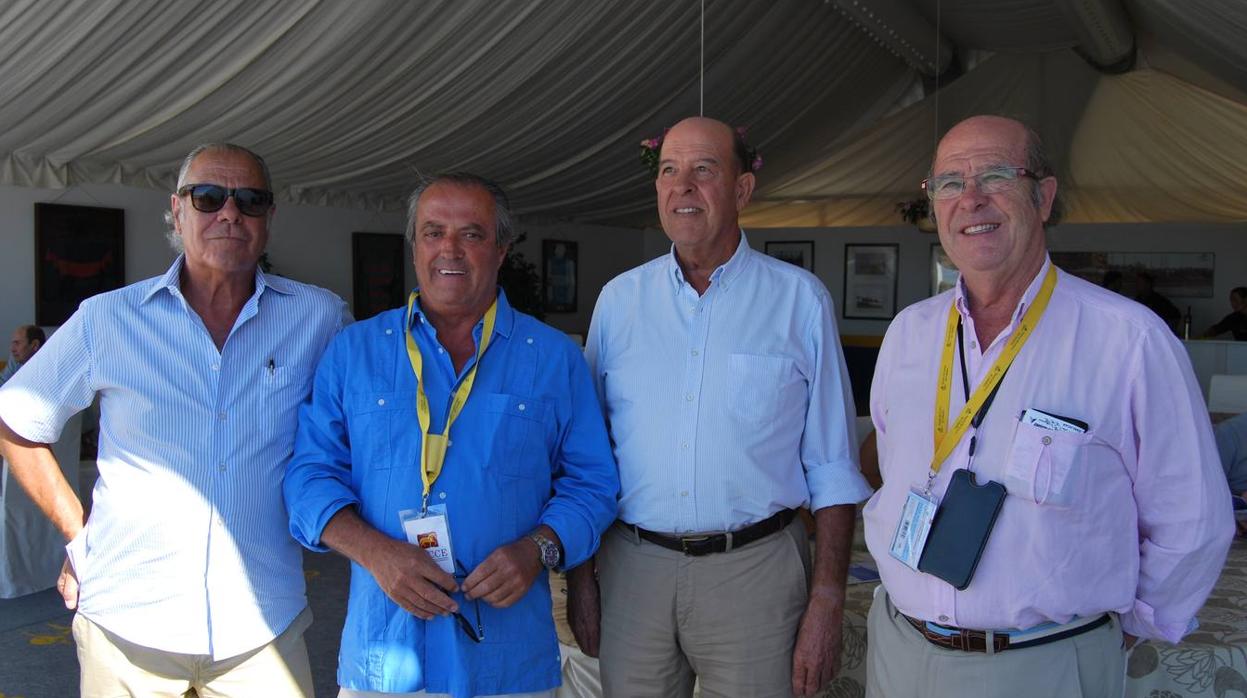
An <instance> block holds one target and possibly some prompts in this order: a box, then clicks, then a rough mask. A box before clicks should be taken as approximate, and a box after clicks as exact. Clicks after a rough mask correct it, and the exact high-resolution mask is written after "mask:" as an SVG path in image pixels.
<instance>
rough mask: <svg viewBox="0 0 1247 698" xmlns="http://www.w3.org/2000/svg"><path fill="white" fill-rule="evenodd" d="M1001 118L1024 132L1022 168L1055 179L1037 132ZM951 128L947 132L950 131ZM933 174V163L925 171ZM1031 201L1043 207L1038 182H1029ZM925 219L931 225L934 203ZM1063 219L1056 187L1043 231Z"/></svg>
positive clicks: (1053, 170) (1021, 124)
mask: <svg viewBox="0 0 1247 698" xmlns="http://www.w3.org/2000/svg"><path fill="white" fill-rule="evenodd" d="M1001 118H1006V119H1009V120H1010V121H1015V122H1017V123H1018V124H1019V125H1020V126H1021V127H1022V128H1023V129H1024V130H1025V131H1026V155H1025V157H1026V162H1024V163H1023V164H1022V166H1023V167H1025V168H1026V169H1028V170H1030V171H1031V172H1034V173H1035V175H1036V176H1037V177H1038V178H1039V179H1044V178H1045V177H1055V176H1056V169H1055V168H1054V167H1053V166H1052V161H1051V160H1050V159H1049V158H1048V151H1047V149H1046V148H1044V144H1043V139H1042V138H1040V137H1039V132H1038V131H1036V130H1035V129H1033V128H1031V127H1030V126H1028V125H1026V124H1025V123H1023V122H1022V121H1020V120H1018V119H1014V118H1012V117H1001ZM958 125H960V122H958V123H957V124H953V126H952V128H956V127H957V126H958ZM952 128H950V129H949V130H950V131H951V130H952ZM945 135H947V132H945ZM940 140H941V141H943V140H944V139H943V138H942V137H941V138H940ZM937 150H938V146H937ZM933 174H935V163H931V168H930V169H928V170H927V177H928V178H930V177H931V175H933ZM1031 201H1032V202H1033V203H1034V204H1035V208H1036V209H1038V208H1039V207H1040V206H1042V205H1043V191H1042V190H1041V189H1040V188H1039V182H1031ZM927 217H928V218H930V219H931V222H932V223H934V222H935V204H934V202H932V203H931V205H930V206H928V207H927ZM1064 217H1065V204H1064V202H1063V201H1062V199H1061V189H1060V187H1057V192H1056V195H1055V196H1053V197H1052V210H1051V211H1050V212H1049V213H1048V220H1046V221H1044V223H1043V227H1044V230H1047V229H1048V228H1049V227H1051V226H1054V225H1056V224H1058V223H1060V222H1061V219H1062V218H1064Z"/></svg>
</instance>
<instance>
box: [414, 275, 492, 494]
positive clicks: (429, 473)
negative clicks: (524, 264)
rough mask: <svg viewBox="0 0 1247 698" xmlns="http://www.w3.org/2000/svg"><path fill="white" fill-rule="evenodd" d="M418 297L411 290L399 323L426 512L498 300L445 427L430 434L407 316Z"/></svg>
mask: <svg viewBox="0 0 1247 698" xmlns="http://www.w3.org/2000/svg"><path fill="white" fill-rule="evenodd" d="M419 295H420V292H419V291H412V292H411V295H410V296H408V298H407V319H406V321H405V322H404V324H403V329H404V333H405V334H406V335H407V359H408V360H409V361H410V362H411V372H412V373H414V374H416V416H417V417H418V419H419V421H420V480H421V482H423V483H424V500H423V509H427V508H428V504H429V492H430V491H431V490H432V489H433V483H434V482H436V481H437V477H438V476H439V475H441V474H442V465H444V464H445V463H446V446H448V445H449V443H450V442H449V439H448V437H449V436H450V427H451V425H452V424H454V423H455V420H456V419H458V418H459V413H460V412H462V411H463V406H464V405H466V404H467V402H468V396H469V395H471V394H472V386H473V384H475V383H476V369H477V367H478V366H480V365H481V357H482V356H484V354H485V350H486V349H487V348H489V341H490V340H491V339H493V337H494V320H495V319H496V318H497V316H498V300H497V299H494V302H493V304H492V305H490V306H489V310H487V311H485V326H484V327H483V328H482V329H481V343H480V346H479V347H477V350H476V361H474V362H472V368H470V369H468V375H466V376H464V378H463V381H462V382H460V383H459V387H458V388H456V389H455V391H454V393H453V394H452V397H451V401H450V415H449V416H447V418H446V428H445V429H443V430H442V433H440V434H431V433H429V423H430V416H429V396H428V395H426V394H425V392H424V357H423V356H422V355H421V354H420V347H418V346H417V345H416V340H415V337H414V336H413V335H412V328H411V317H412V314H413V313H415V308H416V298H417V297H419Z"/></svg>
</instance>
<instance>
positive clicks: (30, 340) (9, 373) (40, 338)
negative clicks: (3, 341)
mask: <svg viewBox="0 0 1247 698" xmlns="http://www.w3.org/2000/svg"><path fill="white" fill-rule="evenodd" d="M45 341H47V335H45V334H44V333H43V328H41V327H39V326H38V325H22V326H21V327H19V328H17V329H16V330H14V331H13V340H12V341H10V342H9V362H8V363H7V364H5V365H4V370H2V371H0V385H4V384H5V382H6V381H8V380H9V379H10V378H12V377H13V374H14V373H17V369H19V368H21V367H22V364H24V363H26V362H27V361H30V357H32V356H34V355H35V352H37V351H39V347H41V346H43V343H44V342H45Z"/></svg>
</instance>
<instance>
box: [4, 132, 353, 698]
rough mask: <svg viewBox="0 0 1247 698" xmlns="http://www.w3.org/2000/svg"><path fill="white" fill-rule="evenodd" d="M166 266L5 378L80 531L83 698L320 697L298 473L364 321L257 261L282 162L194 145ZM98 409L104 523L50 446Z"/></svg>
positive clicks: (45, 488) (20, 454) (23, 471)
mask: <svg viewBox="0 0 1247 698" xmlns="http://www.w3.org/2000/svg"><path fill="white" fill-rule="evenodd" d="M170 205H171V211H170V212H169V213H168V214H167V215H166V217H167V219H168V221H169V223H170V225H171V231H170V240H171V242H172V243H173V245H174V248H175V250H176V251H178V252H179V254H178V256H177V258H176V259H175V260H174V262H173V264H172V266H170V267H169V270H168V271H167V272H166V273H165V274H164V275H162V276H160V277H157V278H153V279H148V280H146V281H140V282H138V283H136V284H132V285H130V286H126V287H125V288H122V289H119V290H116V291H112V292H109V293H104V294H100V295H98V296H95V297H92V298H89V299H87V300H86V301H83V303H82V305H81V306H80V307H79V309H78V311H77V312H76V313H74V315H73V316H72V317H70V318H69V320H67V321H66V323H65V324H64V325H63V326H61V328H60V329H59V330H58V331H57V332H56V333H55V334H53V335H52V337H51V338H50V339H49V340H48V342H47V344H46V346H45V347H44V348H43V350H41V351H40V352H39V353H38V354H36V355H35V356H33V357H32V358H31V360H30V361H29V362H28V363H27V364H26V365H25V366H24V367H23V370H22V371H21V372H19V373H18V374H17V375H16V376H15V377H14V378H13V379H12V380H11V381H9V382H8V383H7V384H6V385H5V386H4V387H3V388H2V389H0V419H2V420H3V423H2V425H0V446H2V447H3V449H4V455H5V457H6V458H8V459H9V462H10V464H11V465H12V468H13V474H14V476H15V477H16V478H17V480H18V482H19V483H21V485H22V486H23V487H25V488H26V489H27V490H28V491H29V492H30V493H31V495H32V497H33V499H34V500H35V501H36V502H37V503H38V504H39V506H40V507H41V508H42V509H43V511H44V512H45V513H46V514H47V515H48V516H49V517H50V518H51V519H52V520H53V522H54V523H55V524H56V525H57V526H58V528H60V530H61V532H62V533H63V534H64V535H65V537H66V538H67V539H69V540H70V541H71V542H70V544H69V546H68V548H67V550H68V553H69V559H68V560H67V562H66V565H65V568H64V570H63V572H62V574H61V578H60V580H59V582H58V588H59V589H60V591H61V593H62V595H63V596H64V599H65V604H66V606H67V607H69V608H75V607H76V608H77V611H78V613H77V615H76V616H75V618H74V627H73V631H74V639H75V641H76V642H77V644H78V658H79V662H80V664H81V669H82V671H81V676H82V678H81V688H82V695H83V696H85V697H90V698H93V697H96V696H99V697H104V696H108V697H112V696H125V695H128V696H144V697H146V696H182V695H183V694H185V693H187V692H188V691H189V690H190V689H194V691H195V692H197V694H198V695H201V696H206V695H211V696H223V697H230V696H237V697H239V698H243V697H248V696H281V697H296V696H298V697H310V696H311V695H312V685H311V673H310V671H309V666H308V659H307V652H306V649H305V647H304V644H303V631H304V629H305V628H307V626H308V624H309V623H311V614H310V612H309V611H308V610H307V600H306V598H305V596H304V586H303V572H302V556H301V552H300V549H299V546H298V544H297V543H295V542H294V541H293V540H292V539H291V538H290V536H289V533H288V532H287V528H288V524H287V517H286V513H285V508H284V506H283V504H282V499H281V479H282V476H283V474H284V467H285V464H286V460H287V459H288V458H289V457H290V453H291V449H292V447H293V442H294V430H295V425H296V411H297V409H298V406H299V404H300V403H302V402H303V400H304V399H305V398H306V396H307V394H308V391H309V389H310V388H311V377H312V369H313V367H314V366H315V363H316V360H317V359H318V358H319V357H320V354H321V352H322V351H323V350H324V348H325V346H326V345H327V344H328V343H329V340H330V338H332V337H333V335H334V334H335V333H337V331H338V330H339V329H340V328H342V327H343V326H344V325H345V324H347V323H348V322H350V316H349V314H348V312H347V309H346V304H345V303H343V302H342V300H341V299H340V298H338V297H337V296H335V295H333V294H332V293H329V292H328V291H325V290H324V289H319V288H315V287H312V286H307V285H305V284H300V283H295V282H293V281H290V280H288V279H283V278H281V277H277V276H272V275H268V274H265V273H264V272H263V271H261V270H260V269H259V267H258V262H259V259H260V255H261V254H262V253H263V252H264V247H265V244H266V243H267V241H268V236H269V225H270V223H271V221H272V218H273V213H274V206H273V195H272V185H271V183H270V179H269V175H268V169H267V167H266V166H265V164H264V161H263V160H262V159H261V158H260V157H259V156H258V155H256V154H255V153H253V152H251V151H249V150H247V149H245V148H242V147H240V146H236V145H230V144H209V145H204V146H199V147H197V148H195V149H194V150H192V151H191V153H190V154H189V155H188V156H187V157H186V159H185V161H184V162H183V164H182V168H181V170H180V172H179V173H178V182H177V188H176V190H175V193H174V194H173V195H172V196H171V197H170ZM97 398H98V399H99V401H100V443H99V457H98V461H97V463H98V467H99V480H98V482H97V483H96V486H95V490H94V494H93V507H92V509H91V515H90V519H89V520H87V521H86V522H85V524H84V521H83V509H82V506H81V504H80V503H79V500H78V497H77V494H76V493H75V492H73V491H72V489H71V488H70V487H69V485H68V483H67V482H66V481H65V478H64V477H63V476H62V475H61V474H60V472H61V471H60V468H59V467H57V464H56V462H55V460H54V458H53V456H52V454H51V452H50V450H49V449H48V446H47V444H49V443H52V442H55V441H56V440H57V436H58V435H59V433H60V430H61V426H62V425H63V424H64V422H65V421H66V420H67V419H68V418H69V417H70V416H71V415H72V414H73V413H75V412H77V411H79V410H82V409H83V408H85V407H87V406H88V405H90V404H91V403H92V401H93V400H95V399H97Z"/></svg>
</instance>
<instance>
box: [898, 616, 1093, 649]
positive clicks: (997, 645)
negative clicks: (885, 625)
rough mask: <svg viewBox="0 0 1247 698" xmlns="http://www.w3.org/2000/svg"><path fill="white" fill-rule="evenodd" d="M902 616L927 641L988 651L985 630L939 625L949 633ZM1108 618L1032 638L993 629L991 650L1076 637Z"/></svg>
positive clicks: (940, 644)
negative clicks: (940, 631) (1015, 636)
mask: <svg viewBox="0 0 1247 698" xmlns="http://www.w3.org/2000/svg"><path fill="white" fill-rule="evenodd" d="M898 613H899V611H898ZM901 617H902V618H904V619H905V620H907V621H909V624H910V625H912V626H914V629H915V630H917V631H918V632H919V633H921V634H922V637H924V638H925V639H926V641H927V642H930V643H931V644H933V645H939V646H940V647H947V648H949V649H954V650H962V651H964V652H986V651H988V650H987V636H988V633H987V631H985V630H967V629H965V628H954V627H950V626H947V625H940V626H939V627H940V628H943V629H944V630H946V631H950V632H949V634H947V635H946V634H944V633H938V632H936V631H934V630H931V629H930V628H929V627H928V623H927V622H926V621H923V620H918V619H917V618H910V617H909V616H907V615H905V614H904V613H901ZM1109 620H1111V618H1110V617H1109V615H1108V614H1107V613H1105V614H1103V615H1101V616H1100V617H1099V618H1095V619H1092V620H1091V621H1089V622H1087V623H1085V624H1083V625H1078V626H1076V627H1072V628H1069V629H1068V630H1060V629H1054V630H1056V632H1052V633H1050V634H1046V635H1043V636H1041V637H1036V638H1033V639H1030V638H1027V637H1026V634H1025V633H1021V632H1017V633H1012V634H1010V633H1008V632H993V633H991V638H992V649H991V651H992V652H1003V651H1005V650H1020V649H1025V648H1027V647H1038V646H1039V645H1046V644H1048V643H1049V642H1056V641H1057V640H1064V639H1066V638H1071V637H1074V636H1075V635H1082V634H1083V633H1086V632H1091V631H1092V630H1095V629H1096V628H1098V627H1100V626H1101V625H1104V624H1105V623H1108V622H1109ZM1014 635H1017V636H1018V639H1017V640H1014V637H1013V636H1014Z"/></svg>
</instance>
